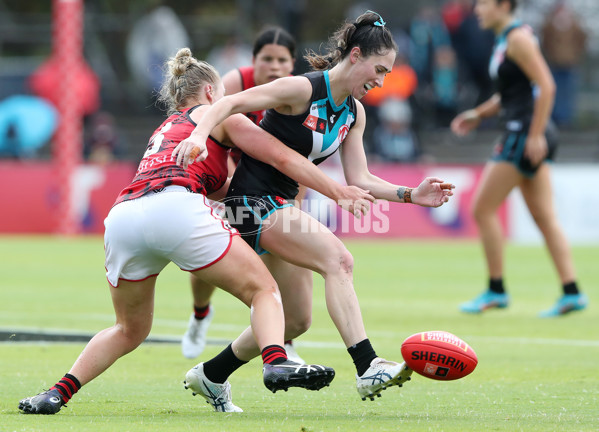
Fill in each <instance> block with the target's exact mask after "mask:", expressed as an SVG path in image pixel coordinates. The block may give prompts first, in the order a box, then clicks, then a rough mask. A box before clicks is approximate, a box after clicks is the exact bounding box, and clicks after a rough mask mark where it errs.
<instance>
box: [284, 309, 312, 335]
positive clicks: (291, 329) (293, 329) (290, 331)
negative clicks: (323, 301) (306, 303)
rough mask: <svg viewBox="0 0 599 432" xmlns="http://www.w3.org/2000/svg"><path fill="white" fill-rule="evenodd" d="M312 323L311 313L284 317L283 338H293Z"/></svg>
mask: <svg viewBox="0 0 599 432" xmlns="http://www.w3.org/2000/svg"><path fill="white" fill-rule="evenodd" d="M311 325H312V315H311V314H310V313H306V314H305V315H301V316H293V317H287V316H286V317H285V339H294V338H296V337H298V336H300V335H302V334H304V333H306V332H307V331H308V329H309V328H310V326H311Z"/></svg>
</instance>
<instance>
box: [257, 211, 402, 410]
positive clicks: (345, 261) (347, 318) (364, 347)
mask: <svg viewBox="0 0 599 432" xmlns="http://www.w3.org/2000/svg"><path fill="white" fill-rule="evenodd" d="M276 213H277V214H276V215H271V216H270V219H271V221H270V222H271V223H270V227H269V229H268V230H266V231H264V232H263V233H262V235H261V237H260V246H261V247H263V248H264V249H266V250H268V251H269V252H271V253H272V254H273V255H275V256H278V257H280V258H282V259H284V260H285V261H287V262H290V263H293V264H295V265H297V266H301V267H304V268H308V269H311V270H313V271H316V272H318V273H319V274H321V275H322V276H323V278H324V280H325V298H326V303H327V309H328V312H329V315H330V316H331V318H332V320H333V322H334V323H335V326H336V327H337V330H338V331H339V334H340V335H341V338H342V339H343V341H344V342H345V345H346V347H347V348H348V352H349V353H350V355H351V356H352V359H353V361H354V364H355V365H356V370H357V376H356V379H357V384H358V392H359V394H360V396H361V397H362V398H363V399H364V398H366V397H370V398H373V397H374V396H375V395H380V392H381V391H382V390H383V389H385V388H386V387H389V386H392V385H401V384H402V383H403V382H405V381H407V380H408V379H409V377H410V374H411V370H409V369H407V368H406V367H405V365H403V364H399V363H395V362H390V361H386V360H384V359H381V358H379V357H377V355H376V353H375V351H374V349H373V348H372V345H371V344H370V341H369V339H368V337H367V335H366V330H365V328H364V323H363V320H362V314H361V311H360V305H359V303H358V299H357V296H356V293H355V291H354V287H353V265H354V261H353V257H352V255H351V253H350V252H349V251H348V250H347V249H346V248H345V246H344V245H343V243H342V242H341V241H340V240H339V239H338V238H337V237H336V236H335V235H334V234H333V233H332V232H331V231H330V230H329V229H328V228H326V227H325V226H324V225H322V224H321V223H320V222H318V221H317V220H316V219H314V218H312V217H311V216H310V215H308V214H307V213H304V212H302V211H301V210H299V209H297V208H295V207H285V208H283V209H279V210H277V211H276ZM302 306H303V307H304V308H307V307H308V304H304V305H302ZM373 376H376V377H377V378H376V379H373V378H372V377H373Z"/></svg>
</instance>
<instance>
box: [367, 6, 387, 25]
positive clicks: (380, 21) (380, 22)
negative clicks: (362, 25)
mask: <svg viewBox="0 0 599 432" xmlns="http://www.w3.org/2000/svg"><path fill="white" fill-rule="evenodd" d="M369 12H370V13H373V14H375V15H376V16H378V17H379V19H378V20H376V21H375V22H374V23H373V25H374V26H375V27H385V24H387V23H386V22H385V21H383V17H382V16H381V15H380V14H378V13H377V12H375V11H371V10H367V11H366V13H369Z"/></svg>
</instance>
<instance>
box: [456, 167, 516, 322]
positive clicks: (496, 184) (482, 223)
mask: <svg viewBox="0 0 599 432" xmlns="http://www.w3.org/2000/svg"><path fill="white" fill-rule="evenodd" d="M521 181H522V174H520V173H519V172H518V170H517V168H516V167H515V165H513V164H511V163H508V162H503V161H501V162H489V163H488V164H487V165H486V166H485V168H484V170H483V173H482V176H481V179H480V183H479V185H478V188H477V190H476V192H475V196H474V202H473V206H472V215H473V217H474V220H475V221H476V224H477V226H478V231H479V235H480V239H481V242H482V245H483V250H484V253H485V259H486V263H487V270H488V273H489V287H488V289H487V290H486V291H485V292H483V293H482V294H481V295H479V296H478V297H476V298H475V299H473V300H471V301H469V302H467V303H463V304H462V305H461V306H460V309H461V310H462V311H463V312H467V313H480V312H482V311H484V310H485V309H490V308H493V307H499V308H502V307H506V306H507V304H508V297H507V294H506V293H505V291H504V289H503V242H504V237H503V230H502V228H501V223H500V221H499V215H498V214H497V211H498V209H499V207H500V206H501V204H502V203H503V201H505V199H506V198H507V196H508V194H509V193H510V191H511V190H512V189H513V188H514V187H516V186H517V185H518V184H520V182H521Z"/></svg>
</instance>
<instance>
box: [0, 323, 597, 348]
mask: <svg viewBox="0 0 599 432" xmlns="http://www.w3.org/2000/svg"><path fill="white" fill-rule="evenodd" d="M215 327H216V326H215ZM231 327H233V326H231ZM235 327H237V326H235ZM0 332H7V333H9V332H12V333H19V332H24V333H32V332H39V333H40V334H42V335H44V334H47V335H52V336H55V335H66V336H76V335H82V336H88V335H89V336H90V337H91V336H93V335H94V333H92V332H85V331H79V332H77V331H73V330H65V329H50V328H44V329H40V328H0ZM385 333H386V332H385ZM181 337H182V335H160V334H150V336H149V338H155V339H160V340H161V341H169V342H172V343H179V342H180V341H181ZM224 339H225V338H220V339H219V338H208V343H209V344H212V345H216V344H221V343H223V341H224ZM462 339H464V340H466V341H478V342H479V343H500V344H519V345H560V346H576V347H587V348H588V347H596V348H599V340H584V339H552V338H551V339H549V338H527V337H502V336H474V335H470V336H464V337H462ZM40 342H43V343H48V344H49V343H71V342H65V341H57V342H54V341H23V342H16V341H10V340H8V341H0V344H9V343H18V344H26V343H36V344H37V343H40ZM78 343H80V342H78ZM159 343H164V342H159ZM294 345H296V346H297V347H306V348H343V347H344V345H343V343H342V342H333V341H311V340H297V341H294Z"/></svg>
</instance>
